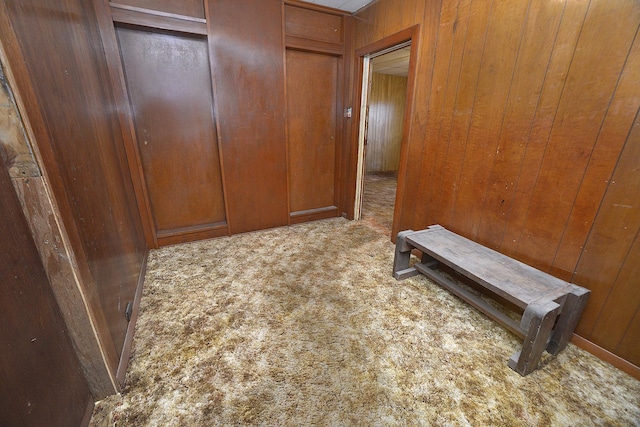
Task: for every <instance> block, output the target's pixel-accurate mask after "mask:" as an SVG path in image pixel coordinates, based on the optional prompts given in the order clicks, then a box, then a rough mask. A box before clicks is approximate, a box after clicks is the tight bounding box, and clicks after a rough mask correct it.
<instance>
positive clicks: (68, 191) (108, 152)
mask: <svg viewBox="0 0 640 427" xmlns="http://www.w3.org/2000/svg"><path fill="white" fill-rule="evenodd" d="M2 7H3V9H4V11H5V12H6V13H2V14H0V15H2V16H3V17H4V19H6V20H8V21H9V22H10V25H0V37H1V38H2V42H3V45H4V47H5V49H6V50H7V58H8V62H9V66H10V67H11V68H12V69H13V70H14V75H15V78H16V92H18V93H20V95H21V96H22V99H23V104H24V112H25V116H26V119H27V120H28V121H29V122H30V123H31V127H32V129H33V134H34V137H35V143H36V144H37V146H38V148H39V151H40V153H41V155H42V166H43V174H46V176H47V177H48V180H49V182H50V184H51V190H52V194H53V196H54V198H55V200H56V201H57V203H58V206H59V209H60V214H61V220H62V222H63V223H64V225H65V227H66V230H67V232H68V234H69V239H70V244H71V248H72V249H73V252H74V253H75V255H76V257H77V262H78V265H77V268H78V274H79V277H80V281H81V284H80V285H81V287H82V292H83V293H84V297H85V301H86V303H87V304H88V310H89V312H90V313H91V316H92V321H93V324H92V327H94V328H95V331H96V333H97V336H98V339H99V342H100V344H101V346H102V350H103V354H102V355H101V356H102V360H103V361H104V363H105V365H106V366H107V367H108V368H109V370H110V371H111V372H112V374H113V375H114V376H115V371H116V369H117V365H118V359H119V354H120V352H121V350H122V348H123V344H124V338H125V334H126V330H127V326H128V322H127V319H126V317H125V315H124V309H125V307H126V304H127V302H128V301H131V300H133V297H134V293H135V289H136V286H137V283H138V276H139V274H140V271H141V266H142V262H143V259H144V256H145V253H146V245H145V242H144V238H143V235H142V228H141V224H140V218H139V215H138V212H137V209H136V202H135V196H134V193H133V187H132V184H131V179H130V174H129V171H128V168H127V164H126V160H125V153H124V147H123V143H122V130H121V128H120V123H119V120H118V117H117V110H116V108H114V100H113V92H112V87H111V81H110V79H109V77H108V70H107V66H106V59H105V57H104V51H103V49H102V44H101V38H100V33H99V29H98V23H97V22H98V20H97V18H96V12H95V10H94V9H93V4H92V3H91V2H84V1H78V0H65V1H41V0H37V1H36V0H27V1H22V0H21V1H19V2H18V1H13V0H9V1H4V2H3V3H2ZM103 385H104V386H105V388H102V389H101V390H98V389H92V391H93V392H94V394H95V395H96V396H95V397H98V398H99V397H104V395H103V396H100V394H101V393H102V392H104V391H105V390H107V389H108V385H105V384H103ZM111 387H112V391H111V392H114V391H115V390H114V389H113V384H112V385H111Z"/></svg>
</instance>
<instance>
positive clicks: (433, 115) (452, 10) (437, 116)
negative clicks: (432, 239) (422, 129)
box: [410, 0, 471, 224]
mask: <svg viewBox="0 0 640 427" xmlns="http://www.w3.org/2000/svg"><path fill="white" fill-rule="evenodd" d="M470 9H471V1H470V0H462V1H459V2H458V1H449V2H444V3H443V5H442V11H441V16H440V30H439V33H438V46H439V47H438V49H437V50H436V56H435V59H434V74H433V83H432V86H433V89H434V90H433V91H432V92H433V93H432V95H431V98H430V105H429V110H428V111H429V115H428V122H427V127H426V135H425V137H424V149H423V154H422V156H421V157H420V161H421V170H420V177H419V180H418V182H417V186H416V187H415V189H414V190H413V191H424V192H425V197H429V199H430V200H437V199H438V198H439V197H440V196H441V193H440V191H441V188H442V186H443V185H444V168H445V159H446V157H447V155H448V152H449V141H450V136H451V126H452V123H453V114H454V104H455V100H456V92H457V90H458V81H459V77H460V73H459V70H460V68H461V64H462V57H463V54H464V43H465V40H466V36H467V30H468V28H469V25H468V24H469V12H470ZM450 70H453V71H450ZM455 70H458V72H456V71H455ZM418 105H419V104H418ZM418 105H417V106H416V108H417V107H418ZM425 152H426V153H429V154H428V156H427V157H425V155H424V153H425ZM426 158H428V159H429V160H428V161H426ZM422 159H425V161H424V162H423V161H422ZM414 203H417V200H415V201H414ZM410 209H415V206H412V207H411V208H410ZM441 211H442V204H441V203H430V204H428V205H427V206H421V209H419V210H417V211H414V219H413V221H414V222H417V223H420V224H435V223H437V221H436V218H439V216H440V212H441Z"/></svg>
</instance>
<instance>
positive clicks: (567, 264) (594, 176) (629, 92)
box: [551, 35, 640, 277]
mask: <svg viewBox="0 0 640 427" xmlns="http://www.w3.org/2000/svg"><path fill="white" fill-rule="evenodd" d="M639 93H640V37H638V36H637V35H636V38H635V42H634V45H633V47H632V49H631V51H630V52H629V55H628V58H627V62H626V65H625V67H624V69H623V71H622V73H621V75H620V80H619V81H618V85H617V88H616V91H615V95H614V97H613V99H612V101H611V104H610V105H609V108H608V109H607V115H606V117H605V119H604V122H603V124H602V128H601V129H600V132H599V134H598V139H597V141H596V145H595V147H594V149H593V154H592V155H591V158H590V159H589V164H588V167H587V170H586V172H585V175H584V177H583V179H582V183H581V185H580V191H579V192H578V195H577V197H576V200H575V202H574V204H573V207H572V209H571V215H570V217H569V220H568V223H567V227H566V229H565V231H564V234H563V236H562V241H561V242H560V247H559V249H558V253H557V255H556V258H555V259H554V262H553V266H552V270H551V271H552V272H553V273H554V274H557V275H566V276H567V277H570V275H571V274H573V269H574V267H575V265H576V263H577V262H578V257H579V256H580V253H581V251H582V248H583V246H584V242H585V240H586V234H587V232H588V230H589V229H590V228H591V226H592V224H593V220H594V218H595V215H596V211H597V209H598V204H597V203H594V200H601V199H602V197H603V196H604V194H605V191H606V188H607V183H608V182H609V180H610V179H611V174H612V173H613V169H614V166H615V164H616V160H617V158H618V155H619V153H620V150H621V149H622V146H623V144H624V141H625V139H626V136H627V133H628V130H629V128H630V127H631V126H632V124H633V120H634V116H635V113H634V112H635V111H637V110H638V108H639V107H640V97H639V96H638V95H637V94H639Z"/></svg>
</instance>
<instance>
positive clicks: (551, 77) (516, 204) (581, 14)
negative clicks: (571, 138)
mask: <svg viewBox="0 0 640 427" xmlns="http://www.w3.org/2000/svg"><path fill="white" fill-rule="evenodd" d="M588 7H589V0H579V1H567V2H565V6H564V13H563V15H562V21H561V23H560V28H559V29H558V34H557V36H556V40H555V43H554V46H553V51H552V53H551V59H550V61H549V65H548V67H547V72H546V74H545V79H544V84H543V86H542V92H541V94H540V99H539V100H538V105H537V107H536V113H535V116H534V119H533V121H532V122H531V128H530V130H529V136H528V138H527V145H526V149H525V153H524V157H523V159H522V165H521V167H520V173H519V174H518V177H517V181H516V183H515V188H514V194H513V200H512V202H511V206H510V207H509V211H508V212H507V214H506V215H507V225H506V227H505V232H504V236H503V238H502V243H501V245H500V251H501V252H502V253H504V254H507V255H511V256H517V254H518V252H517V248H518V243H519V242H520V238H521V236H522V231H523V228H524V223H525V222H526V220H527V214H528V211H529V206H530V205H531V197H532V194H533V188H534V186H535V184H536V180H537V179H538V174H539V170H540V165H541V162H542V158H543V156H544V153H545V150H546V147H547V141H548V139H549V133H550V132H551V127H552V125H553V120H554V117H555V114H556V111H557V110H558V105H559V101H560V97H561V96H562V93H563V91H564V87H565V84H566V82H567V73H568V70H569V67H570V65H571V60H572V59H573V53H574V51H575V48H576V44H577V42H578V37H579V36H580V32H581V31H582V27H583V23H584V19H585V17H586V13H587V9H588ZM526 48H527V47H526V46H525V49H526Z"/></svg>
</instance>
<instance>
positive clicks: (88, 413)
mask: <svg viewBox="0 0 640 427" xmlns="http://www.w3.org/2000/svg"><path fill="white" fill-rule="evenodd" d="M87 400H88V402H87V407H86V408H85V409H84V415H83V416H82V422H81V423H80V425H81V426H83V427H87V426H88V425H89V423H90V422H91V417H92V416H93V408H95V403H94V402H93V396H91V395H89V398H88V399H87Z"/></svg>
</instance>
